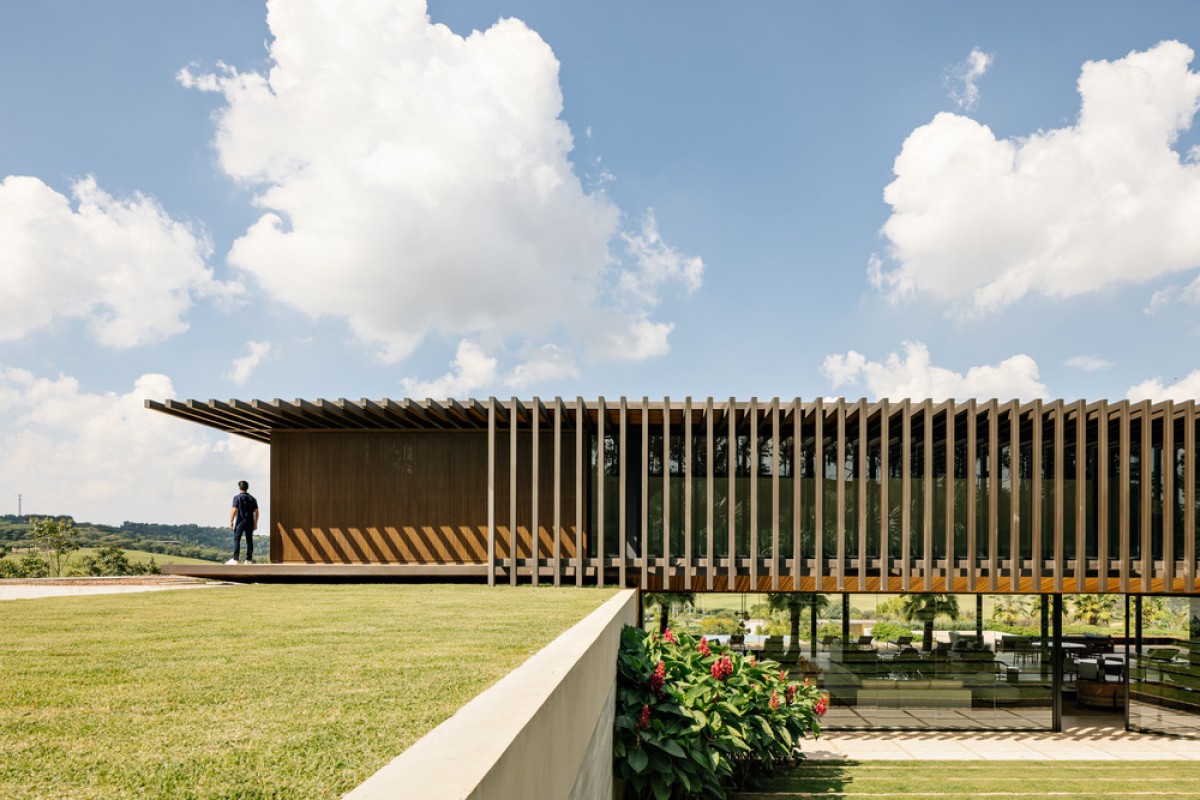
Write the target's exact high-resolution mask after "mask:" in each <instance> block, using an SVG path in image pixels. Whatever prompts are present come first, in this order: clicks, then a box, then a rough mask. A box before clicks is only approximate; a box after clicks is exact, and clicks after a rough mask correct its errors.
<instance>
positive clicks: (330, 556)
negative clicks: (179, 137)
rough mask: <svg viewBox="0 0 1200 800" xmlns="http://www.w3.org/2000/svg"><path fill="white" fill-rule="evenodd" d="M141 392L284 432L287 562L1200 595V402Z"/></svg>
mask: <svg viewBox="0 0 1200 800" xmlns="http://www.w3.org/2000/svg"><path fill="white" fill-rule="evenodd" d="M147 406H148V407H150V408H152V409H154V410H156V411H160V412H163V413H167V414H171V415H174V416H178V417H180V418H183V419H186V420H190V421H193V422H197V423H199V424H204V425H207V426H209V427H213V428H217V429H220V430H224V431H227V432H230V433H234V434H237V435H240V436H244V437H246V438H250V439H253V440H255V441H260V442H269V443H270V445H271V449H272V450H271V473H272V477H271V480H272V491H271V496H272V504H271V517H272V518H271V537H272V540H271V553H272V558H273V559H276V560H279V561H281V562H284V563H289V562H290V563H313V564H319V563H393V564H413V565H423V564H429V565H434V564H436V565H450V566H452V565H462V566H464V567H465V566H471V567H473V569H474V570H475V571H474V572H473V573H471V574H475V575H482V574H486V576H487V580H488V582H489V583H498V582H499V583H507V584H513V583H535V584H536V583H552V584H554V585H556V586H559V585H564V584H566V585H585V584H587V585H612V584H619V585H622V586H642V587H646V588H664V589H669V590H700V591H705V590H708V591H726V590H728V591H734V590H753V591H821V592H836V591H860V592H861V591H881V592H897V591H953V592H968V593H989V594H990V593H994V592H1038V593H1060V592H1065V593H1077V592H1109V593H1112V592H1118V593H1128V592H1138V593H1149V594H1166V593H1188V594H1192V593H1196V592H1198V591H1200V582H1198V580H1200V574H1198V570H1197V557H1198V555H1200V554H1198V552H1197V547H1196V542H1197V534H1198V530H1197V526H1198V525H1200V520H1198V519H1197V514H1196V502H1197V496H1196V488H1197V486H1196V484H1197V481H1200V474H1198V470H1197V453H1196V447H1197V435H1196V426H1197V424H1198V421H1197V418H1196V416H1197V415H1196V402H1195V401H1194V400H1187V401H1164V402H1158V403H1152V402H1149V401H1140V402H1136V403H1130V402H1129V401H1120V402H1115V403H1109V402H1106V401H1098V402H1092V403H1086V402H1083V401H1071V402H1064V401H1062V400H1048V401H1043V400H1035V401H1031V402H1025V403H1021V402H1017V401H1011V400H1006V401H999V400H995V399H984V400H966V401H961V402H954V401H946V402H933V401H930V400H924V399H922V400H916V401H914V400H911V399H899V400H890V401H889V400H880V401H878V402H873V403H868V402H867V401H865V400H853V401H847V400H845V399H838V400H828V399H821V398H815V399H812V400H809V401H802V400H801V399H800V398H794V399H790V400H783V401H781V400H780V399H778V398H772V399H771V400H769V401H761V402H760V401H759V400H758V399H756V398H750V399H749V400H746V401H740V402H739V401H737V400H736V399H734V398H730V399H729V400H728V401H721V402H715V401H714V400H713V399H712V398H706V399H704V400H703V401H699V400H692V399H691V398H684V399H682V400H679V399H675V400H672V399H670V398H664V399H663V400H661V401H655V402H651V401H650V400H649V399H647V398H640V399H638V400H637V401H635V402H633V403H630V402H629V401H627V400H626V399H625V398H620V399H619V400H612V401H606V400H605V399H604V398H599V399H597V400H594V401H585V400H584V399H583V398H576V399H575V400H573V401H566V402H564V400H563V399H562V398H557V397H556V398H554V400H553V401H552V402H551V401H542V400H540V399H538V398H533V399H531V400H528V401H521V400H519V399H517V398H510V399H508V400H499V399H497V398H494V397H493V398H489V399H487V400H486V401H477V400H464V401H456V400H447V401H440V402H439V401H433V400H425V401H416V400H401V401H395V400H379V401H369V400H361V401H357V402H355V401H348V400H345V399H339V400H336V401H325V400H317V401H312V402H307V401H303V400H297V401H295V402H284V401H281V400H274V401H269V402H268V401H259V400H254V401H237V400H232V401H228V402H222V401H215V400H210V401H207V402H201V401H195V400H188V401H173V400H172V401H163V402H157V401H147ZM660 437H661V439H660ZM660 442H661V444H660ZM768 451H769V452H768ZM614 517H615V518H614ZM660 531H661V537H660V533H659V532H660ZM464 574H465V573H464Z"/></svg>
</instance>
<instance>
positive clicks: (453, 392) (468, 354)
mask: <svg viewBox="0 0 1200 800" xmlns="http://www.w3.org/2000/svg"><path fill="white" fill-rule="evenodd" d="M497 363H498V362H497V360H496V359H495V358H492V357H490V356H488V355H487V353H485V352H484V351H483V348H482V347H480V346H479V344H478V343H476V342H471V341H468V340H466V339H464V340H462V341H461V342H459V343H458V349H457V351H456V352H455V354H454V361H453V362H452V363H451V364H450V371H449V372H447V373H446V374H445V375H442V376H441V377H440V378H435V379H433V380H431V381H420V380H416V379H415V378H405V379H404V380H402V381H401V385H403V386H404V393H405V394H406V395H408V396H409V397H416V398H424V397H432V398H434V399H438V400H441V399H444V398H447V397H469V396H470V395H471V394H472V393H473V392H474V391H475V390H476V389H480V388H483V387H487V386H491V385H492V384H493V383H495V381H496V364H497Z"/></svg>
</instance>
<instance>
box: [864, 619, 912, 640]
mask: <svg viewBox="0 0 1200 800" xmlns="http://www.w3.org/2000/svg"><path fill="white" fill-rule="evenodd" d="M871 635H872V636H874V637H875V641H876V642H891V641H895V640H896V639H898V638H900V637H901V636H912V635H913V631H912V627H911V626H909V625H902V624H901V623H899V622H892V621H891V620H884V621H882V622H876V623H875V624H874V625H872V626H871Z"/></svg>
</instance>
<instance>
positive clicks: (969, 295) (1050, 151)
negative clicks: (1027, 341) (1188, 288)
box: [869, 41, 1200, 317]
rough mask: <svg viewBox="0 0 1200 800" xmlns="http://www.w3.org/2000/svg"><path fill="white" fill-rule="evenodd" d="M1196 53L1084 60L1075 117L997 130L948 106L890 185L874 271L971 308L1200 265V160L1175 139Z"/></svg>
mask: <svg viewBox="0 0 1200 800" xmlns="http://www.w3.org/2000/svg"><path fill="white" fill-rule="evenodd" d="M1193 55H1194V54H1193V52H1192V50H1191V48H1189V47H1187V46H1186V45H1184V44H1181V43H1180V42H1175V41H1165V42H1161V43H1159V44H1158V45H1156V46H1154V47H1152V48H1150V49H1149V50H1146V51H1144V52H1132V53H1130V54H1128V55H1127V56H1125V57H1124V58H1120V59H1116V60H1113V61H1089V62H1087V63H1085V64H1084V65H1083V67H1082V70H1081V72H1080V77H1079V84H1078V86H1079V94H1080V97H1081V108H1080V113H1079V118H1078V121H1077V122H1076V123H1075V124H1074V125H1071V126H1067V127H1062V128H1056V129H1052V130H1046V131H1037V132H1034V133H1032V134H1030V135H1028V136H1026V137H1014V138H1011V139H997V138H996V136H995V134H994V133H993V132H992V131H991V130H990V129H989V128H988V127H986V126H984V125H982V124H980V123H978V122H976V121H975V120H972V119H970V118H967V117H964V116H960V115H957V114H950V113H941V114H938V115H937V116H936V117H934V119H933V120H932V121H931V122H930V123H928V124H926V125H924V126H922V127H920V128H917V129H916V130H915V131H913V132H912V134H911V135H910V136H909V137H908V139H907V140H906V141H905V142H904V145H903V147H902V148H901V152H900V154H899V156H897V158H896V161H895V165H894V171H895V176H896V177H895V180H894V181H893V182H892V183H891V184H889V185H888V186H887V188H886V189H885V190H884V199H885V200H886V202H887V203H888V204H889V205H890V206H891V208H892V211H891V216H890V217H889V218H888V220H887V222H886V223H885V224H884V226H883V230H882V232H883V235H884V237H885V238H886V239H887V242H888V257H889V260H890V262H891V266H890V268H887V269H884V268H883V267H882V266H880V267H879V268H876V269H874V270H873V272H872V271H869V277H872V279H873V280H874V281H875V283H876V284H877V285H878V286H879V287H880V288H882V290H883V291H884V292H885V293H886V294H887V295H888V296H889V299H891V300H893V301H896V300H900V299H903V298H905V297H907V296H911V295H917V294H927V295H931V296H933V297H935V298H938V299H940V300H942V301H945V302H946V303H948V304H949V305H950V307H951V314H952V315H956V316H965V317H970V316H979V315H984V314H988V313H993V312H996V311H998V310H1000V309H1003V308H1005V307H1006V306H1009V305H1011V304H1013V303H1016V302H1018V301H1019V300H1021V299H1022V298H1024V297H1026V296H1027V295H1030V294H1038V295H1043V296H1047V297H1051V298H1067V297H1073V296H1077V295H1081V294H1085V293H1088V292H1095V291H1099V290H1102V289H1105V288H1108V287H1112V286H1116V285H1121V284H1130V283H1144V282H1147V281H1150V280H1153V279H1156V278H1159V277H1161V276H1165V275H1168V274H1171V273H1176V272H1180V271H1184V270H1193V269H1196V268H1197V267H1200V225H1198V224H1196V220H1197V219H1200V164H1197V163H1196V162H1195V161H1192V160H1188V159H1186V158H1183V157H1181V155H1180V154H1179V153H1178V152H1176V150H1175V149H1173V148H1174V145H1175V143H1176V141H1177V139H1178V137H1179V136H1180V134H1181V133H1182V132H1184V131H1186V130H1188V129H1189V128H1190V127H1191V125H1192V121H1193V118H1194V116H1195V114H1196V111H1197V109H1198V108H1200V74H1198V73H1196V72H1193V71H1191V70H1190V69H1189V65H1190V64H1191V62H1192V59H1193Z"/></svg>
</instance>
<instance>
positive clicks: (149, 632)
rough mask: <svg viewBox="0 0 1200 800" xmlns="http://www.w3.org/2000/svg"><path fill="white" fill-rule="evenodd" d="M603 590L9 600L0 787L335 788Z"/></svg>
mask: <svg viewBox="0 0 1200 800" xmlns="http://www.w3.org/2000/svg"><path fill="white" fill-rule="evenodd" d="M611 595H612V592H611V591H603V590H602V591H596V590H580V589H563V590H554V589H549V588H539V589H533V588H530V587H520V588H508V587H495V588H491V589H489V588H488V587H480V586H428V585H422V586H397V585H371V586H344V585H337V586H274V585H272V586H248V587H228V588H224V587H223V588H218V589H203V590H188V591H177V592H161V593H160V592H156V593H152V594H138V595H121V596H91V597H77V598H53V599H46V600H33V601H22V602H11V603H5V604H4V607H3V613H2V615H0V641H3V642H4V654H3V657H0V753H2V754H3V757H0V797H33V798H83V797H87V798H92V797H95V798H100V797H104V798H108V797H142V796H146V797H196V798H200V797H213V798H215V797H222V798H265V797H289V798H292V797H296V798H303V797H337V796H339V795H341V794H342V793H343V792H345V791H347V790H349V789H350V788H352V787H354V786H355V785H357V784H358V783H359V782H361V781H362V780H364V779H365V778H367V777H368V776H369V775H371V774H372V773H373V772H374V771H375V770H377V769H378V768H379V767H381V766H383V765H384V764H386V763H387V762H388V761H389V760H390V759H391V758H392V757H394V756H395V755H396V754H397V753H399V752H400V751H402V750H403V749H405V748H406V747H408V746H409V745H410V744H412V743H413V742H414V741H416V739H418V738H419V737H420V736H421V735H423V734H424V733H426V732H427V731H429V730H430V729H432V728H433V727H435V726H436V725H437V724H438V723H440V722H441V721H443V720H444V719H446V718H447V717H448V716H450V715H451V714H452V713H453V712H454V711H455V710H457V709H458V708H459V707H461V706H462V705H463V704H464V703H466V702H467V701H468V700H470V699H471V698H472V697H474V696H475V695H477V694H478V693H479V692H480V691H482V690H483V689H485V688H487V687H488V686H489V685H491V684H492V683H494V682H495V681H496V680H498V679H499V678H500V677H502V676H503V675H505V674H506V673H508V672H509V671H511V670H512V669H513V668H514V667H515V666H517V665H518V664H520V663H521V662H522V661H524V660H525V659H526V658H527V657H528V656H529V655H531V654H532V653H534V652H536V651H537V650H538V649H540V648H541V647H542V646H544V645H545V644H546V643H548V642H549V641H550V640H552V639H553V638H554V637H555V636H557V635H558V634H559V633H561V632H562V631H564V630H566V629H567V628H568V627H570V626H571V625H572V624H573V623H574V622H576V621H577V620H579V619H581V618H582V617H584V616H585V615H586V614H587V613H589V612H590V611H592V610H593V609H595V608H596V607H597V606H598V605H599V604H600V603H601V602H602V601H603V600H604V599H607V598H608V597H610V596H611Z"/></svg>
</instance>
